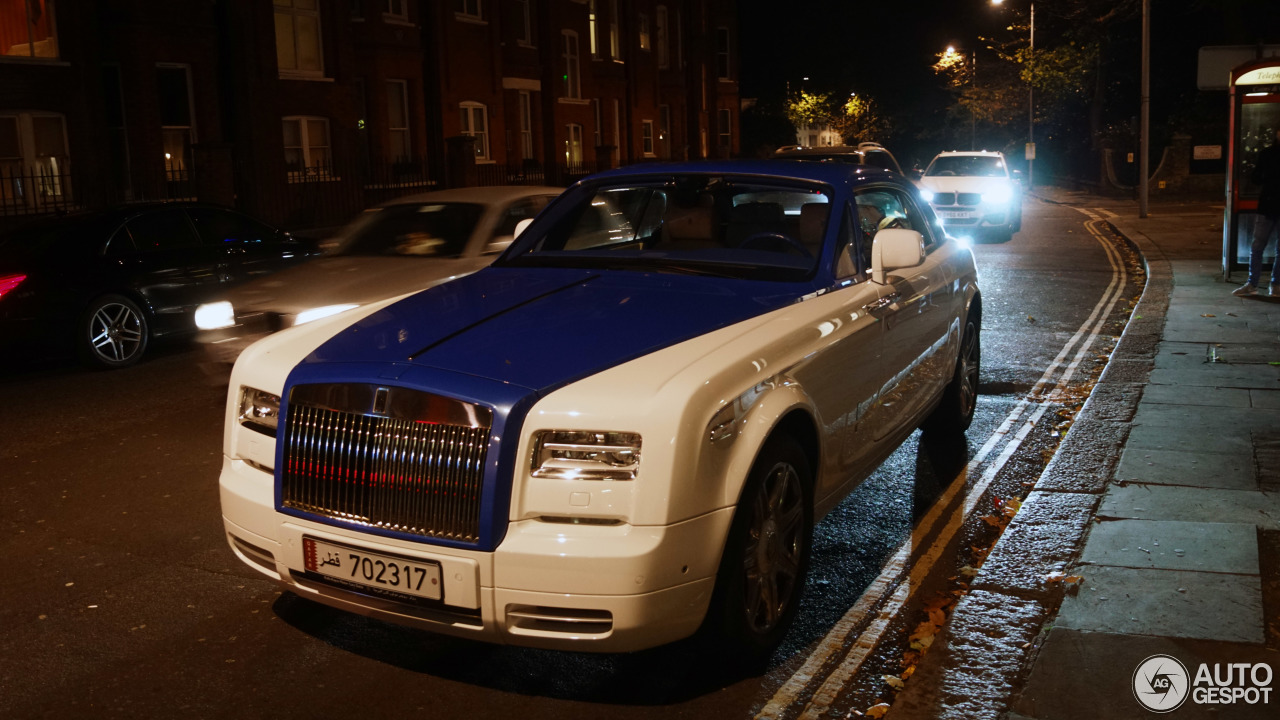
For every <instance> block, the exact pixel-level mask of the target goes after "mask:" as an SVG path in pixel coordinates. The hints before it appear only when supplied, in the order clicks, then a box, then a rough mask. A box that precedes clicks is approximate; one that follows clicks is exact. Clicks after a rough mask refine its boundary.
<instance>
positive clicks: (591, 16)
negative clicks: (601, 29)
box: [587, 0, 600, 60]
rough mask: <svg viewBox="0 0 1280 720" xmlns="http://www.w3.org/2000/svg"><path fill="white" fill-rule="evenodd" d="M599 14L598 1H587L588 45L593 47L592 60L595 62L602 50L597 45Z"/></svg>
mask: <svg viewBox="0 0 1280 720" xmlns="http://www.w3.org/2000/svg"><path fill="white" fill-rule="evenodd" d="M599 17H600V16H599V13H597V12H596V0H587V35H588V36H589V37H588V38H587V44H588V45H590V46H591V58H592V59H593V60H594V59H596V58H599V57H600V48H599V47H598V46H597V45H596V32H597V28H596V24H597V23H596V21H597V20H599Z"/></svg>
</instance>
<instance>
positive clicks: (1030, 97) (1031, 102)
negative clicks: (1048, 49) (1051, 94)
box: [991, 0, 1036, 187]
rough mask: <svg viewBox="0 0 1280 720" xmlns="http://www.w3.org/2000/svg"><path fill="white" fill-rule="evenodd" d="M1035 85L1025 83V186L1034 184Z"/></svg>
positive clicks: (998, 0)
mask: <svg viewBox="0 0 1280 720" xmlns="http://www.w3.org/2000/svg"><path fill="white" fill-rule="evenodd" d="M991 4H992V5H1003V4H1004V0H991ZM1035 54H1036V4H1035V3H1034V2H1033V3H1031V37H1030V44H1029V45H1028V53H1027V57H1028V59H1033V58H1034V56H1035ZM1035 92H1036V90H1035V85H1034V84H1032V83H1031V82H1028V83H1027V116H1028V121H1027V187H1032V186H1034V185H1035V170H1034V168H1035V160H1036V98H1035Z"/></svg>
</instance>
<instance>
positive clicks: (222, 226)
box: [187, 208, 276, 245]
mask: <svg viewBox="0 0 1280 720" xmlns="http://www.w3.org/2000/svg"><path fill="white" fill-rule="evenodd" d="M187 214H188V215H190V216H191V222H192V223H193V224H194V225H195V226H196V232H197V233H199V234H200V239H201V240H202V241H203V242H204V243H205V244H206V245H225V244H227V243H252V244H263V243H269V242H273V241H274V240H275V239H276V237H275V236H276V233H275V231H274V230H272V229H271V228H269V227H267V226H266V225H263V224H261V223H258V222H254V221H253V220H250V219H249V218H247V217H244V216H243V215H237V214H235V213H229V212H223V211H221V210H214V209H212V208H193V209H191V210H188V211H187Z"/></svg>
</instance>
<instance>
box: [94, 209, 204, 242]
mask: <svg viewBox="0 0 1280 720" xmlns="http://www.w3.org/2000/svg"><path fill="white" fill-rule="evenodd" d="M125 227H126V228H127V229H128V231H129V235H130V236H131V237H132V238H133V244H134V245H135V246H136V247H137V248H138V251H139V252H156V251H162V250H179V249H185V248H196V247H199V246H200V237H199V236H198V235H196V233H195V230H194V229H192V227H191V223H190V222H188V221H187V215H186V213H184V212H183V211H182V210H180V209H178V208H173V209H170V210H158V211H156V212H151V213H147V214H145V215H139V216H138V217H136V218H134V219H132V220H130V221H129V223H128V224H127V225H126V226H125ZM113 244H114V241H113Z"/></svg>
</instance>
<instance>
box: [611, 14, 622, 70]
mask: <svg viewBox="0 0 1280 720" xmlns="http://www.w3.org/2000/svg"><path fill="white" fill-rule="evenodd" d="M620 20H621V18H620V11H619V10H618V0H609V57H611V58H613V60H614V61H615V62H617V61H620V60H622V27H621V24H620Z"/></svg>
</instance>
